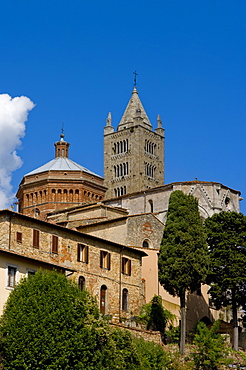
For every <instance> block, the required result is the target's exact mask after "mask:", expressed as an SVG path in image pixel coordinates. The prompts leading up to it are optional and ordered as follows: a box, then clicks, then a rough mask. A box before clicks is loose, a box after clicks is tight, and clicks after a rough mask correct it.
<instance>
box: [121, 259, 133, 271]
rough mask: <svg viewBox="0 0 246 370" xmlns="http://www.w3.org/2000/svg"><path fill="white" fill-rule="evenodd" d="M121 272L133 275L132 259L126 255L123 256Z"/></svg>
mask: <svg viewBox="0 0 246 370" xmlns="http://www.w3.org/2000/svg"><path fill="white" fill-rule="evenodd" d="M121 272H122V274H125V275H131V260H129V258H126V257H122V265H121Z"/></svg>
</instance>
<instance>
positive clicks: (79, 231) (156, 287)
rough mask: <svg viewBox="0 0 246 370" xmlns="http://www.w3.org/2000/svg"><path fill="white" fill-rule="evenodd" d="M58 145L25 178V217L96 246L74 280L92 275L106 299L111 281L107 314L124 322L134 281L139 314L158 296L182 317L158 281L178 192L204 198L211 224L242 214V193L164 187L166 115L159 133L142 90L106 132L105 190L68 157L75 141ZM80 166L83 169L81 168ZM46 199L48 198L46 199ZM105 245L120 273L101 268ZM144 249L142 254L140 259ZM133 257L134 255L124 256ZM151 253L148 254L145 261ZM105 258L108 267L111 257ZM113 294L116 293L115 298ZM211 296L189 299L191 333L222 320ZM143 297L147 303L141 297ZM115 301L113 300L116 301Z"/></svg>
mask: <svg viewBox="0 0 246 370" xmlns="http://www.w3.org/2000/svg"><path fill="white" fill-rule="evenodd" d="M55 146H56V158H55V160H53V161H51V162H49V163H48V164H46V165H44V166H42V167H40V168H38V169H37V170H34V171H32V172H31V173H29V174H27V175H26V176H25V177H24V179H23V180H22V182H21V184H20V188H19V191H18V193H17V196H18V199H19V210H20V212H22V213H24V214H26V215H30V216H39V217H40V218H46V219H47V220H48V221H49V222H51V223H52V224H54V225H55V224H56V227H57V228H58V229H57V230H60V229H59V227H61V229H62V230H63V232H65V230H67V231H66V232H68V233H69V229H70V230H71V232H73V233H74V234H73V235H76V238H77V237H78V238H79V235H80V238H82V239H83V238H85V239H83V240H84V241H81V242H79V241H76V243H77V244H78V243H81V244H83V245H87V244H88V246H89V247H90V255H91V256H94V257H93V261H94V262H93V263H91V264H80V263H78V261H77V262H76V260H72V261H73V262H72V265H71V266H72V267H73V268H74V269H75V270H76V271H75V272H74V274H73V276H74V277H76V279H77V280H78V279H79V278H80V277H81V284H82V283H83V281H84V280H83V279H82V278H85V281H86V284H88V285H87V286H88V287H89V288H90V291H91V292H92V293H93V294H95V295H97V296H98V297H101V291H100V289H101V287H102V286H103V285H105V286H106V287H107V289H108V286H107V284H106V283H105V281H108V282H109V283H108V284H110V290H109V289H108V290H107V289H106V290H105V291H104V292H103V293H102V294H104V299H106V298H105V297H108V298H107V299H108V304H107V305H106V304H105V313H112V312H116V314H115V315H116V316H115V317H118V318H119V317H120V315H121V314H122V313H121V309H122V302H123V301H124V300H125V301H126V296H124V297H125V298H124V299H123V295H122V294H123V291H122V288H123V285H122V284H128V283H129V284H128V285H127V286H126V285H125V286H124V288H123V289H126V290H127V291H128V292H129V297H131V296H133V297H134V299H133V301H132V306H131V308H130V310H131V311H132V312H134V313H135V312H137V309H138V307H139V305H140V301H141V302H144V301H145V302H149V301H150V300H151V298H152V297H153V295H154V294H158V295H160V296H161V297H162V301H163V305H164V307H165V308H167V309H169V310H170V311H172V312H173V313H174V314H175V315H176V317H177V319H179V318H180V303H179V299H178V298H177V297H172V296H170V295H169V294H168V293H167V292H166V291H165V290H164V289H163V287H162V286H161V285H160V284H159V282H158V253H159V247H160V243H161V239H162V235H163V231H164V227H165V222H166V215H167V210H168V203H169V197H170V194H171V193H172V192H173V191H175V190H182V191H183V192H184V193H185V194H192V195H193V196H194V197H195V198H197V200H198V206H199V211H200V215H201V218H202V219H206V218H207V217H210V216H212V215H213V214H214V213H218V212H220V211H235V212H239V211H240V207H239V201H240V199H241V197H240V192H239V191H237V190H234V189H231V188H228V187H226V186H225V185H223V184H221V183H218V182H206V181H198V180H195V181H185V182H174V183H170V184H167V185H164V129H163V128H162V122H161V118H160V116H158V119H157V128H156V129H155V130H154V131H153V130H152V125H151V123H150V121H149V118H148V116H147V114H146V112H145V110H144V107H143V105H142V103H141V101H140V99H139V96H138V92H137V89H136V87H134V89H133V92H132V96H131V99H130V101H129V103H128V105H127V108H126V110H125V112H124V114H123V116H122V119H121V121H120V123H119V125H118V128H117V131H115V130H114V128H113V126H112V118H111V114H109V116H108V119H107V123H106V127H105V128H104V177H105V178H104V185H103V179H102V178H100V177H99V176H97V175H95V174H93V173H91V171H89V170H86V169H84V168H82V166H79V165H77V164H75V163H74V162H72V161H70V160H69V159H68V158H67V156H68V148H69V144H68V143H66V142H64V139H63V137H61V140H60V141H59V142H57V143H56V144H55ZM64 157H65V158H64ZM58 163H59V165H60V164H61V163H63V164H62V166H64V167H62V169H61V168H59V170H58V168H57V164H58ZM74 166H77V167H76V169H75V168H74ZM69 189H70V190H69ZM45 191H46V193H45ZM105 192H106V194H105ZM44 194H45V196H46V197H48V198H46V200H45V201H43V195H44ZM104 195H105V198H104ZM103 199H104V200H103ZM64 208H65V209H64ZM40 222H41V221H40ZM46 224H47V223H46ZM54 227H55V226H54ZM86 238H87V239H86ZM90 238H91V239H90ZM93 238H94V239H93ZM82 239H78V240H82ZM103 239H104V240H103ZM72 240H73V239H72ZM76 240H77V239H76ZM86 240H87V241H86ZM88 240H89V241H88ZM94 241H96V242H95V244H93V243H94ZM47 243H49V241H47ZM71 243H72V242H71ZM118 243H119V244H118ZM69 245H70V244H69ZM71 245H72V244H71ZM103 245H105V248H106V250H105V252H107V253H110V255H111V254H112V256H111V257H112V258H111V261H112V262H113V261H115V263H114V265H115V270H114V272H113V271H111V270H110V271H107V269H104V270H101V269H100V268H99V267H98V258H99V255H100V251H98V248H99V250H101V249H102V250H103V248H104V247H103ZM101 246H102V247H101ZM107 248H108V249H107ZM75 249H76V247H75V246H74V247H73V250H74V251H75ZM136 250H138V251H139V253H140V255H139V256H138V257H137V255H135V253H136ZM125 252H127V253H128V254H127V255H125V254H124V255H122V253H125ZM130 252H131V253H133V254H134V256H135V257H134V258H135V260H136V261H137V260H138V259H139V262H138V263H137V264H136V265H135V266H138V267H136V270H135V272H134V274H133V273H132V275H131V277H130V278H129V274H123V275H122V273H121V272H120V269H123V265H124V266H125V267H124V268H125V269H126V270H127V271H129V268H130V270H131V271H132V272H133V271H134V264H131V267H129V264H128V263H127V260H130V259H132V258H133V255H132V254H131V253H130ZM74 253H75V252H74ZM81 253H82V252H81ZM84 253H85V252H84ZM141 253H144V254H142V255H141ZM143 255H146V257H145V258H143V261H142V263H140V262H141V261H140V260H141V258H140V257H141V256H143ZM57 258H58V257H57ZM102 258H103V259H105V263H107V255H106V254H105V255H104V257H102ZM58 260H59V259H58ZM96 261H97V262H96ZM117 261H118V263H117ZM122 261H124V263H122ZM57 262H59V261H57ZM82 267H83V269H82ZM133 275H134V277H133ZM117 276H118V280H117ZM134 278H136V280H134ZM141 278H142V283H140V280H141ZM105 279H106V280H105ZM107 279H108V280H107ZM141 284H142V285H141ZM141 287H142V291H141V294H142V295H141V294H140V290H141ZM134 289H135V294H136V295H134ZM109 291H112V292H113V294H114V295H115V299H114V300H113V298H112V297H111V294H110V295H109ZM207 291H208V287H207V286H205V285H204V286H202V287H201V291H200V292H197V293H194V294H189V295H188V296H187V330H190V329H192V328H193V326H194V325H195V324H196V322H197V321H198V320H201V319H202V318H206V322H207V321H209V320H210V321H213V320H215V319H217V318H218V315H219V311H215V310H213V309H212V308H211V307H210V306H209V296H208V294H207ZM117 292H118V293H117ZM125 292H126V291H125ZM140 296H141V299H140V298H137V297H140ZM110 297H111V298H110ZM109 299H111V300H112V301H110V302H109ZM100 302H101V298H100ZM104 303H105V302H104ZM117 305H118V307H119V309H118V313H117V307H116V306H117ZM106 307H107V309H106ZM120 307H121V308H120ZM101 308H102V307H101ZM222 313H223V312H222ZM224 319H225V320H226V313H224Z"/></svg>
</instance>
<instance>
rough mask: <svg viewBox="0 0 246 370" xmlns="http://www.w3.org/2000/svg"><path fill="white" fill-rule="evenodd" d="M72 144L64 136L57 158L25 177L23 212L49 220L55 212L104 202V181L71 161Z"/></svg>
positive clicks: (21, 189)
mask: <svg viewBox="0 0 246 370" xmlns="http://www.w3.org/2000/svg"><path fill="white" fill-rule="evenodd" d="M69 145H70V144H69V143H67V142H66V141H65V140H64V135H63V134H61V138H60V141H57V142H56V143H55V159H53V160H51V161H50V162H48V163H46V164H44V165H43V166H41V167H39V168H37V169H35V170H34V171H31V172H29V173H28V174H26V175H25V176H24V178H23V179H22V181H21V183H20V185H19V189H18V192H17V194H16V197H17V199H18V206H19V212H20V213H23V214H25V215H28V216H31V217H35V218H40V219H42V220H45V219H46V214H47V213H48V212H51V211H53V210H57V209H62V208H66V207H71V206H73V205H76V204H87V203H92V202H97V201H101V200H103V199H104V195H105V192H106V188H105V186H104V185H103V178H102V177H101V176H99V175H96V174H95V173H93V172H92V171H90V170H88V169H86V168H85V167H83V166H81V165H79V164H77V163H75V162H73V161H72V160H70V159H69V158H68V149H69Z"/></svg>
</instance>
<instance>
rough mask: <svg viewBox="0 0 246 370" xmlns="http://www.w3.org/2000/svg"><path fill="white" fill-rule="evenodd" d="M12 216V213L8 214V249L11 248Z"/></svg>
mask: <svg viewBox="0 0 246 370" xmlns="http://www.w3.org/2000/svg"><path fill="white" fill-rule="evenodd" d="M12 217H13V215H10V216H9V249H11V231H12V227H11V226H12V223H11V220H12Z"/></svg>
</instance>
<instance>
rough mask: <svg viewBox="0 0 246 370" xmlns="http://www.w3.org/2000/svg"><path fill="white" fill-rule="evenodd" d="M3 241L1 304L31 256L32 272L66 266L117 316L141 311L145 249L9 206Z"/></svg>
mask: <svg viewBox="0 0 246 370" xmlns="http://www.w3.org/2000/svg"><path fill="white" fill-rule="evenodd" d="M0 246H1V248H0V253H1V255H2V254H4V255H5V260H4V261H3V260H2V261H1V263H0V279H1V284H0V286H1V293H0V296H1V297H3V298H2V301H0V304H1V307H0V308H1V309H2V307H3V304H4V302H5V300H6V299H7V296H8V293H9V291H10V290H11V289H12V288H13V287H14V285H15V284H16V283H17V282H18V281H19V280H20V277H21V276H23V268H24V267H23V264H21V263H20V262H17V261H18V260H19V261H28V263H29V264H26V266H28V268H29V270H30V271H32V272H33V273H34V272H35V271H37V269H39V268H40V267H42V268H47V266H48V269H51V268H52V269H53V268H55V269H57V270H58V271H64V273H66V275H68V276H69V278H70V279H73V280H74V281H75V282H76V283H78V285H79V286H80V288H81V289H88V290H89V291H90V292H91V294H93V295H94V296H95V297H96V298H97V301H98V304H99V306H100V310H101V312H102V313H104V314H106V315H110V316H112V321H115V322H119V320H120V319H121V318H122V317H124V318H126V319H127V318H128V317H130V316H131V315H134V314H138V310H139V307H141V305H142V304H143V292H142V289H143V288H142V272H141V264H142V257H144V256H145V253H144V252H143V251H138V250H135V249H133V248H129V247H127V246H124V245H122V244H118V243H116V242H110V241H105V240H103V239H101V238H98V237H95V236H92V235H86V234H84V233H81V232H78V231H75V230H72V229H67V228H64V227H61V226H58V225H55V224H51V223H48V222H45V221H42V220H38V219H34V218H32V217H28V216H25V215H22V214H19V213H15V212H12V211H9V210H3V211H0ZM26 268H27V267H26ZM20 270H21V273H20ZM26 273H28V271H27V270H26ZM8 275H11V279H12V280H11V284H10V283H8V281H10V280H8ZM6 278H7V280H6Z"/></svg>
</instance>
